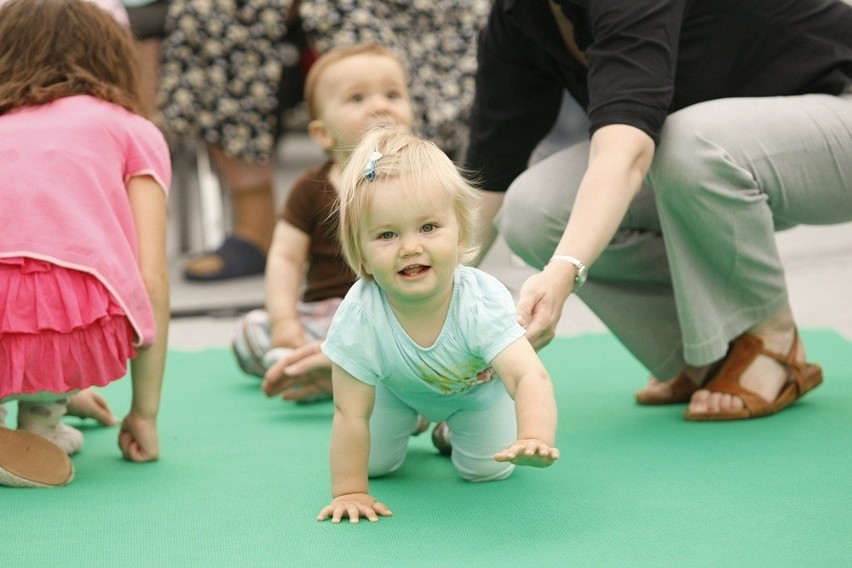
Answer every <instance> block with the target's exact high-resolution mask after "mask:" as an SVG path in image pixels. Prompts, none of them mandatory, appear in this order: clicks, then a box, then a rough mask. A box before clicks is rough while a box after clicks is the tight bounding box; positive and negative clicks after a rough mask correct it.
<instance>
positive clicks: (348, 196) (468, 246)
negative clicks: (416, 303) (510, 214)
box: [338, 126, 479, 279]
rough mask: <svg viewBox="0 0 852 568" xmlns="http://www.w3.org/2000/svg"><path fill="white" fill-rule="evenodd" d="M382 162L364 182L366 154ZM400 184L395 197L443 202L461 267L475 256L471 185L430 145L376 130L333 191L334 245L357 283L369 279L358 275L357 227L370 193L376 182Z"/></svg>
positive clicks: (403, 132)
mask: <svg viewBox="0 0 852 568" xmlns="http://www.w3.org/2000/svg"><path fill="white" fill-rule="evenodd" d="M373 152H379V153H381V154H382V157H381V158H380V159H379V160H377V161H376V163H375V169H374V171H375V178H374V180H373V181H368V180H367V178H366V177H365V175H364V167H365V166H366V165H367V162H368V161H369V159H370V154H372V153H373ZM386 178H402V179H403V180H404V183H401V184H400V188H399V190H400V191H403V192H405V193H406V194H407V195H410V196H411V199H412V200H414V199H429V200H435V199H449V200H451V201H452V203H453V209H454V210H455V213H456V218H457V219H458V223H459V244H460V245H462V251H463V252H462V255H461V257H460V259H459V260H460V261H461V262H468V261H470V260H472V259H473V258H474V257H475V256H476V253H477V243H476V214H477V205H478V203H479V196H478V194H477V189H476V187H475V186H474V185H473V183H472V182H471V181H469V180H468V179H466V178H465V176H464V175H462V171H461V170H460V169H459V168H458V167H456V165H455V164H454V163H453V162H452V160H450V158H449V157H448V156H447V155H446V154H445V153H444V152H443V151H442V150H441V149H440V148H438V147H437V146H436V145H435V144H434V143H432V142H430V141H428V140H425V139H423V138H421V137H420V136H418V135H416V134H415V133H413V132H412V131H411V130H409V129H407V128H404V127H400V126H378V127H375V128H373V129H371V130H370V131H368V132H367V133H366V134H365V135H364V137H363V138H362V139H361V142H359V143H358V145H357V146H356V147H355V150H353V152H352V154H351V156H349V159H348V160H347V161H346V164H345V165H344V168H343V172H342V174H341V187H340V188H338V189H339V201H338V215H339V218H340V229H339V237H340V245H341V248H342V250H343V256H344V258H345V259H346V262H347V263H348V264H349V266H350V267H351V268H352V271H353V272H354V273H355V275H356V276H358V278H364V279H370V278H372V277H371V276H370V275H369V274H368V273H367V272H366V271H365V270H364V253H363V250H362V248H361V232H362V230H363V222H364V220H365V219H366V217H367V214H368V213H369V211H370V205H371V203H372V195H373V192H372V188H373V187H374V184H375V183H376V182H377V181H380V180H382V179H386Z"/></svg>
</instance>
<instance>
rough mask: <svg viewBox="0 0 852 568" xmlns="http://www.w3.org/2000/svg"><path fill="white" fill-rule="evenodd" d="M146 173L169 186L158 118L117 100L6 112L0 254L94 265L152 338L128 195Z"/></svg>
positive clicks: (144, 338)
mask: <svg viewBox="0 0 852 568" xmlns="http://www.w3.org/2000/svg"><path fill="white" fill-rule="evenodd" d="M141 175H150V176H151V177H153V178H154V180H156V182H157V183H158V184H159V185H160V187H161V188H162V190H163V192H168V188H169V184H170V183H171V165H170V161H169V149H168V146H167V145H166V142H165V140H164V138H163V135H162V134H161V133H160V131H159V130H158V129H157V127H156V126H154V124H153V123H151V122H149V121H148V120H146V119H144V118H142V117H140V116H137V115H135V114H133V113H131V112H129V111H127V110H125V109H123V108H122V107H120V106H117V105H114V104H111V103H107V102H104V101H101V100H99V99H97V98H94V97H90V96H87V95H80V96H73V97H66V98H63V99H59V100H57V101H54V102H52V103H49V104H46V105H41V106H37V107H25V108H21V109H16V110H14V111H12V112H9V113H6V114H3V115H0V180H2V182H1V183H0V257H5V258H10V257H29V258H35V259H40V260H44V261H46V262H50V263H53V264H57V265H60V266H65V267H68V268H72V269H76V270H81V271H83V272H87V273H90V274H92V275H93V276H95V277H96V278H97V279H98V280H99V281H100V282H101V283H103V285H104V286H105V287H106V289H107V290H108V291H109V292H110V294H112V295H113V297H114V298H115V299H116V301H117V302H118V304H119V305H120V306H121V308H122V310H124V313H125V314H126V315H127V317H128V319H129V320H130V322H131V324H132V325H133V329H134V331H135V333H136V344H137V345H140V346H147V345H150V344H151V343H153V341H154V337H155V333H156V324H155V321H154V314H153V310H152V308H151V302H150V299H149V298H148V294H147V291H146V289H145V285H144V283H143V281H142V275H141V274H140V271H139V263H138V255H137V246H136V232H135V227H134V223H133V214H132V211H131V209H130V202H129V200H128V198H127V182H128V181H129V180H130V178H131V177H134V176H141ZM163 269H164V270H165V269H166V267H163ZM0 308H2V306H0Z"/></svg>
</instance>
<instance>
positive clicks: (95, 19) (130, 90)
mask: <svg viewBox="0 0 852 568" xmlns="http://www.w3.org/2000/svg"><path fill="white" fill-rule="evenodd" d="M139 68H140V63H139V59H138V55H137V53H136V48H135V45H134V42H133V35H132V34H131V32H130V30H129V29H128V28H126V27H125V26H123V25H121V24H119V23H118V22H116V21H115V20H114V19H113V18H112V16H110V15H109V14H108V13H107V12H106V11H104V10H103V9H101V8H99V7H98V6H96V5H94V4H92V3H90V2H87V1H85V0H11V1H10V2H8V3H7V4H4V5H3V7H2V8H0V115H2V114H4V113H6V112H9V111H11V110H13V109H16V108H19V107H25V106H35V105H41V104H45V103H49V102H51V101H54V100H56V99H60V98H62V97H68V96H72V95H81V94H86V95H91V96H94V97H97V98H99V99H102V100H105V101H108V102H111V103H115V104H117V105H121V106H122V107H124V108H126V109H127V110H129V111H131V112H134V113H136V114H140V115H142V116H148V115H149V114H150V109H149V108H148V105H147V103H146V101H144V99H143V98H142V96H141V89H140V81H139V77H140V74H139Z"/></svg>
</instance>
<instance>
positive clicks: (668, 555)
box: [0, 330, 852, 568]
mask: <svg viewBox="0 0 852 568" xmlns="http://www.w3.org/2000/svg"><path fill="white" fill-rule="evenodd" d="M803 338H804V340H805V344H806V345H807V348H808V352H809V359H810V360H812V361H815V362H819V363H821V364H822V365H823V367H824V370H825V383H824V384H823V385H822V386H821V387H820V388H818V389H817V390H815V391H814V392H812V393H810V394H809V395H808V396H806V397H805V398H803V399H802V400H801V401H799V402H798V403H796V404H795V405H794V406H793V407H792V408H790V409H788V410H787V411H785V412H783V413H781V414H779V415H776V416H773V417H769V418H763V419H757V420H751V421H742V422H729V423H688V422H685V421H684V420H683V419H682V418H681V412H682V409H683V406H669V407H652V408H645V407H639V406H637V405H636V404H635V403H634V402H633V391H634V390H636V389H637V388H639V387H641V386H642V385H643V384H644V382H645V380H646V373H645V371H644V370H643V369H642V367H641V366H640V365H639V364H638V363H637V362H636V361H635V360H634V359H633V358H632V357H631V356H630V355H629V354H628V353H627V352H626V351H625V350H624V349H623V348H622V347H621V346H620V344H619V343H618V342H617V341H616V340H615V339H614V338H613V337H612V336H610V335H608V334H598V335H583V336H578V337H570V338H559V339H557V340H555V341H554V342H553V344H552V345H551V346H549V347H547V348H546V349H545V350H543V352H542V353H541V356H542V359H543V360H544V362H545V364H546V365H547V367H548V369H549V370H550V372H551V374H552V377H553V381H554V383H555V385H556V393H557V397H558V402H559V413H560V416H559V418H560V422H559V437H558V446H559V449H560V451H561V453H562V459H561V460H560V461H559V462H558V463H557V464H556V465H555V466H553V467H551V468H549V469H545V470H537V469H529V468H518V469H517V470H516V471H515V473H514V474H513V476H512V477H511V478H510V479H508V480H506V481H502V482H495V483H483V484H471V483H466V482H464V481H462V480H461V479H459V477H458V476H457V475H456V473H455V471H454V470H453V468H452V465H451V463H450V461H449V460H448V459H447V458H443V457H441V456H439V455H438V454H437V453H436V452H435V450H434V449H433V448H432V447H431V442H430V440H429V439H428V435H421V436H420V437H418V438H413V439H412V443H411V448H410V451H409V455H408V458H407V461H406V462H405V464H404V465H403V467H402V469H401V470H400V471H399V472H397V473H396V474H394V475H392V476H390V477H387V478H384V479H379V480H374V481H373V482H372V483H371V489H372V492H373V494H374V495H375V496H377V497H378V498H379V499H381V500H383V501H384V502H385V503H387V504H388V505H389V506H390V507H391V509H393V511H394V513H395V515H394V516H393V517H392V518H389V519H382V520H381V521H380V522H378V523H376V524H372V523H369V522H361V523H360V524H358V525H350V524H348V523H341V524H340V525H332V524H331V523H328V522H325V523H318V522H316V521H315V520H314V519H315V517H316V515H317V513H318V512H319V510H320V509H321V508H322V506H324V505H325V504H326V503H327V501H328V499H329V482H328V478H329V476H328V438H329V432H330V425H331V424H330V423H331V416H332V404H331V403H328V402H326V403H319V404H315V405H310V406H299V405H294V404H285V403H283V402H281V401H279V400H275V399H273V400H270V399H267V398H265V397H264V396H263V395H261V393H260V392H259V390H258V386H259V382H258V381H257V380H256V379H251V378H249V377H247V376H245V375H242V374H241V373H240V371H239V370H238V368H237V366H236V364H235V362H234V360H233V358H232V356H231V354H230V352H228V351H227V350H208V351H201V352H171V353H170V354H169V359H168V372H167V377H166V384H165V387H164V393H163V405H162V411H161V417H160V433H161V447H162V457H161V459H160V461H158V462H156V463H151V464H132V463H128V462H125V461H123V460H122V459H121V458H120V454H119V452H118V449H117V447H116V438H117V429H116V428H102V427H98V426H96V425H94V423H93V422H91V421H82V422H81V421H79V420H77V419H73V418H69V419H68V421H69V423H71V424H76V425H79V426H80V427H81V428H82V429H83V430H84V434H85V436H86V443H85V446H84V448H83V450H82V451H81V452H80V453H79V454H78V455H77V456H75V457H74V463H75V465H76V468H77V477H76V479H75V481H74V482H73V483H72V484H71V485H69V486H67V487H63V488H59V489H47V490H45V489H12V488H5V487H0V565H2V566H4V567H5V566H8V567H10V568H12V567H15V568H20V567H29V566H33V567H45V566H50V567H66V566H68V567H72V566H73V567H82V566H94V567H125V566H151V567H158V568H159V567H171V566H180V567H188V566H217V567H218V566H239V567H243V566H248V567H251V566H284V567H301V566H332V565H336V566H345V567H347V568H349V567H361V566H375V567H383V566H395V567H396V566H398V567H408V566H430V567H431V566H437V567H442V566H450V567H454V566H459V567H479V566H494V567H500V568H502V567H515V566H523V567H527V566H554V567H567V566H581V567H585V566H601V567H612V566H627V567H642V566H653V567H661V566H673V567H680V566H708V567H710V566H712V567H720V566H722V567H728V566H735V567H738V566H743V567H756V566H773V567H778V566H795V567H800V566H807V567H808V568H816V567H822V566H826V567H837V566H850V565H852V491H850V490H852V344H850V342H849V341H847V340H846V339H844V338H843V337H841V336H840V335H838V334H837V333H835V332H833V331H830V330H805V331H804V332H803ZM102 393H103V394H104V396H106V397H107V398H108V400H109V401H110V403H111V404H112V405H113V408H114V409H115V410H116V413H117V414H122V413H123V412H124V411H125V409H126V408H127V405H128V401H129V396H130V382H129V381H128V380H124V381H120V382H118V383H115V384H113V385H111V386H109V387H108V388H105V389H103V390H102ZM10 411H11V412H10V416H9V417H8V418H7V422H8V423H12V420H13V419H14V413H15V412H14V404H12V405H10Z"/></svg>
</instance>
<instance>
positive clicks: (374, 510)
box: [317, 493, 393, 523]
mask: <svg viewBox="0 0 852 568" xmlns="http://www.w3.org/2000/svg"><path fill="white" fill-rule="evenodd" d="M379 515H381V516H383V517H390V516H391V515H393V513H392V512H391V510H390V509H388V508H387V505H385V504H384V503H382V502H380V501H376V500H375V499H373V497H372V496H371V495H369V494H368V493H349V494H347V495H341V496H340V497H335V498H334V500H333V501H332V502H331V504H330V505H328V506H326V507H324V508H323V510H322V511H320V514H319V516H318V517H317V520H318V521H324V520H326V519H328V518H331V522H332V523H339V522H340V520H341V519H342V518H343V517H349V522H350V523H357V522H358V520H359V519H360V517H365V518H366V519H367V520H368V521H370V522H373V523H375V522H376V521H378V520H379Z"/></svg>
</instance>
